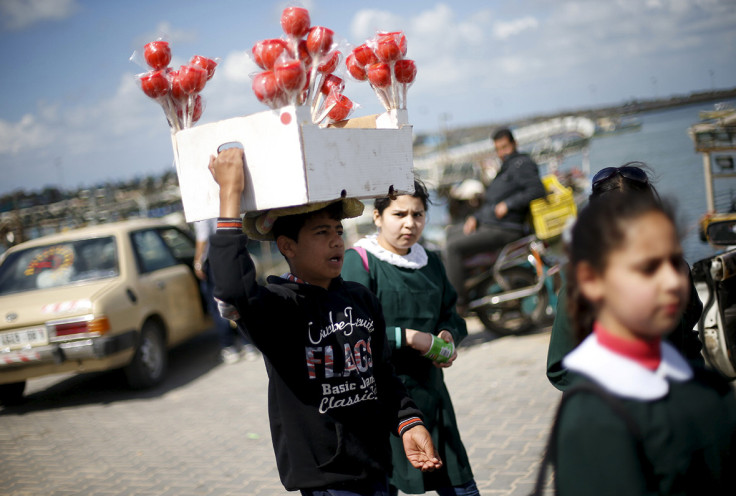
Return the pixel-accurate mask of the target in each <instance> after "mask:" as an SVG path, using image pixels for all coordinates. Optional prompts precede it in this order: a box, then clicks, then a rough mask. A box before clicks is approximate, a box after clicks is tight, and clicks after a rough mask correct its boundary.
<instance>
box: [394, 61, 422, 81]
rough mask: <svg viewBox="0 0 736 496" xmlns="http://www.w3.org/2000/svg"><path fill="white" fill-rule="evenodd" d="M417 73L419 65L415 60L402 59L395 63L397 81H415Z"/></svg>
mask: <svg viewBox="0 0 736 496" xmlns="http://www.w3.org/2000/svg"><path fill="white" fill-rule="evenodd" d="M416 75H417V65H416V64H415V63H414V61H413V60H410V59H402V60H397V61H396V62H395V63H394V76H395V77H396V81H398V82H399V83H401V84H410V83H412V82H414V78H415V77H416Z"/></svg>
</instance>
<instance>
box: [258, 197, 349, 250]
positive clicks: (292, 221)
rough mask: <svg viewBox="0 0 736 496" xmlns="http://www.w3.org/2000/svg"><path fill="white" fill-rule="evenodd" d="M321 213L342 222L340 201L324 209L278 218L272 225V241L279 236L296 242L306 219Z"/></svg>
mask: <svg viewBox="0 0 736 496" xmlns="http://www.w3.org/2000/svg"><path fill="white" fill-rule="evenodd" d="M322 212H327V215H328V216H329V218H330V219H332V220H342V219H343V218H344V215H343V211H342V201H337V202H334V203H330V204H329V205H327V206H326V207H324V208H321V209H319V210H315V211H313V212H307V213H304V214H294V215H284V216H283V217H278V218H277V219H276V220H275V221H274V223H273V228H272V232H273V239H278V238H279V236H286V237H287V238H290V239H293V240H294V241H297V242H298V241H299V231H301V229H302V227H304V224H306V223H307V219H309V218H311V217H312V216H314V215H317V214H319V213H322Z"/></svg>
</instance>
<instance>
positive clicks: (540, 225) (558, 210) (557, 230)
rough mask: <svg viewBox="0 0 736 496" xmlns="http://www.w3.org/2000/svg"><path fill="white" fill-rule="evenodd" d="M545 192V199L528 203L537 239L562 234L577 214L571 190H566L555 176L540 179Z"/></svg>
mask: <svg viewBox="0 0 736 496" xmlns="http://www.w3.org/2000/svg"><path fill="white" fill-rule="evenodd" d="M542 183H543V184H544V188H545V189H546V190H547V196H546V197H545V198H538V199H536V200H532V201H531V203H529V209H530V211H531V216H532V225H533V226H534V232H535V233H536V235H537V237H538V238H539V239H550V238H554V237H555V236H559V235H560V234H562V231H563V230H564V229H565V225H566V224H567V221H568V220H569V219H570V218H574V217H576V216H577V214H578V209H577V205H575V199H574V197H573V194H572V188H566V187H565V186H563V185H562V184H561V183H560V181H559V180H558V179H557V176H554V175H548V176H545V177H543V178H542Z"/></svg>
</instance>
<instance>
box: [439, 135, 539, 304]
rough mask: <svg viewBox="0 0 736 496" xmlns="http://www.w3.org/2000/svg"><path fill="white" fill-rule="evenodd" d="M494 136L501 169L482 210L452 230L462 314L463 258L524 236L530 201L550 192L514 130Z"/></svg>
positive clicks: (453, 274) (451, 264) (451, 262)
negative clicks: (523, 150)
mask: <svg viewBox="0 0 736 496" xmlns="http://www.w3.org/2000/svg"><path fill="white" fill-rule="evenodd" d="M492 139H493V144H494V146H495V148H496V154H497V155H498V158H499V159H500V160H501V162H502V164H501V169H500V170H499V171H498V174H496V177H495V178H494V179H493V181H491V184H490V185H488V188H486V191H485V194H484V197H483V206H482V207H481V208H480V210H478V212H477V213H476V214H475V215H471V216H469V217H468V218H467V219H466V220H465V223H464V225H463V228H462V231H459V230H451V231H449V232H448V239H447V246H446V263H447V276H448V278H449V279H450V282H451V283H452V285H453V286H454V287H455V290H456V291H457V292H458V303H457V307H458V311H459V312H460V314H461V315H462V314H464V313H465V310H466V309H467V304H468V301H467V294H466V291H465V284H464V283H465V273H464V269H463V260H464V259H465V258H467V257H469V256H471V255H474V254H477V253H482V252H485V251H493V250H496V249H500V248H501V247H502V246H504V245H506V244H508V243H510V242H511V241H514V240H516V239H519V238H521V237H522V236H523V235H524V233H525V229H526V227H527V216H528V214H529V202H531V201H532V200H535V199H537V198H541V197H543V196H545V194H546V191H545V189H544V184H542V180H541V179H540V177H539V167H538V166H537V164H536V163H535V162H534V161H533V160H532V159H531V157H529V155H526V154H523V153H519V152H518V151H517V149H516V140H515V139H514V135H513V134H512V133H511V131H510V130H508V129H500V130H498V131H496V132H495V133H494V134H493V136H492Z"/></svg>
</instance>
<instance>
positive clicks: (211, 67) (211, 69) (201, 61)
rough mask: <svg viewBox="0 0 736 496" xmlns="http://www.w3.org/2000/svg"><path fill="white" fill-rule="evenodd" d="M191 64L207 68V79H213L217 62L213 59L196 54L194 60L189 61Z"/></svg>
mask: <svg viewBox="0 0 736 496" xmlns="http://www.w3.org/2000/svg"><path fill="white" fill-rule="evenodd" d="M189 65H196V66H197V67H201V68H202V69H205V70H206V71H207V81H209V80H210V79H212V76H214V75H215V67H217V62H215V61H214V60H212V59H208V58H207V57H202V56H201V55H195V56H194V57H192V60H190V61H189Z"/></svg>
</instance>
